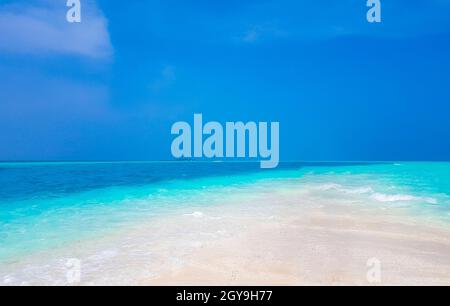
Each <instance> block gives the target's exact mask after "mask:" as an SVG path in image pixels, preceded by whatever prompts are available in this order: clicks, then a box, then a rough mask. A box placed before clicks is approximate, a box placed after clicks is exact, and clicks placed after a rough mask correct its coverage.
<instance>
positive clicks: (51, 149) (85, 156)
mask: <svg viewBox="0 0 450 306" xmlns="http://www.w3.org/2000/svg"><path fill="white" fill-rule="evenodd" d="M65 2H66V1H65V0H27V1H17V0H16V1H9V0H6V1H5V0H0V160H153V159H155V160H159V159H171V154H170V143H171V141H172V139H173V137H172V135H170V127H171V125H172V124H173V123H174V122H175V121H179V120H189V121H191V120H192V118H193V114H194V113H203V116H204V118H205V120H215V121H220V122H225V121H239V120H241V121H279V122H280V129H281V135H280V136H281V137H280V138H281V139H280V154H281V159H282V160H450V137H449V133H450V120H449V118H450V89H449V85H450V73H449V72H450V58H449V54H450V17H449V13H448V12H449V9H450V1H447V0H428V1H419V0H410V1H406V0H384V1H383V0H382V1H381V2H382V18H383V19H382V23H381V24H369V23H368V22H367V21H366V12H367V7H366V5H365V2H366V1H365V0H341V1H329V0H328V1H326V0H316V1H281V0H278V1H269V0H260V1H257V0H247V1H237V0H227V1H207V0H197V1H194V0H185V1H175V0H164V1H162V0H161V1H127V2H124V1H114V0H98V1H94V0H84V1H83V0H81V3H82V23H81V24H69V23H67V22H66V20H65V14H66V10H67V8H66V6H65Z"/></svg>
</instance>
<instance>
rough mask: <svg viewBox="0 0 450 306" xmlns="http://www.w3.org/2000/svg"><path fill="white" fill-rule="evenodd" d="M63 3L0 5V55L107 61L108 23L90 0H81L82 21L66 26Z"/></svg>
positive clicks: (38, 1) (36, 1) (43, 1)
mask: <svg viewBox="0 0 450 306" xmlns="http://www.w3.org/2000/svg"><path fill="white" fill-rule="evenodd" d="M67 10H68V7H66V1H65V0H61V1H58V2H56V1H49V0H34V1H29V2H28V3H26V4H25V3H21V4H7V5H3V6H1V5H0V52H6V53H12V54H46V53H48V54H62V55H76V56H83V57H89V58H94V59H104V58H108V57H109V56H111V54H112V45H111V42H110V38H109V33H108V29H107V20H106V18H105V17H104V16H103V14H102V13H101V11H100V10H99V9H98V8H97V6H96V5H95V2H94V1H92V0H85V1H82V22H81V23H68V22H67V20H66V13H67Z"/></svg>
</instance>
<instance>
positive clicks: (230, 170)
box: [0, 161, 450, 283]
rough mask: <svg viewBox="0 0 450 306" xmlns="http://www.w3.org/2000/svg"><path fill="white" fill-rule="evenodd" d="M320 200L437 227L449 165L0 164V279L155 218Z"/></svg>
mask: <svg viewBox="0 0 450 306" xmlns="http://www.w3.org/2000/svg"><path fill="white" fill-rule="evenodd" d="M294 195H295V196H294ZM271 199H273V200H271ZM292 199H295V201H294V200H292ZM324 199H327V201H328V202H330V200H331V203H336V205H341V206H342V205H343V206H345V207H349V208H352V207H358V208H360V209H366V210H367V211H368V212H369V213H370V212H371V210H373V211H374V212H375V211H378V210H383V211H389V212H392V213H393V214H397V213H398V214H401V215H406V216H408V217H409V218H415V219H417V220H420V222H425V223H426V222H431V223H435V224H439V226H444V227H446V226H448V225H450V163H424V162H401V163H331V162H324V163H300V162H291V163H281V164H280V166H279V167H278V168H277V169H274V170H262V169H260V168H259V163H252V162H231V163H230V162H214V163H209V162H189V161H186V162H73V163H64V162H59V163H50V162H49V163H0V277H1V276H3V280H4V282H5V283H7V282H9V281H11V276H10V273H11V271H12V270H11V269H12V268H11V266H12V265H14V264H15V263H17V261H20V260H22V259H24V260H25V259H27V258H30V257H33V256H34V255H39V256H42V254H46V255H45V256H44V257H46V256H48V257H49V258H50V257H51V256H52V254H56V253H54V252H53V251H54V250H58V252H60V251H61V250H64V249H70V248H74V246H76V247H77V248H78V247H80V246H81V248H82V246H83V244H84V242H90V243H92V241H103V240H105V239H108V237H111V236H114V235H126V234H123V233H124V232H126V231H127V230H128V229H131V228H134V227H136V226H137V225H139V224H146V223H152V222H155V223H158V220H160V219H161V218H162V217H164V216H170V215H180V214H182V215H189V216H192V217H201V216H202V214H204V210H207V209H210V208H213V207H215V206H217V207H220V211H222V212H223V213H226V212H227V210H228V208H227V207H228V206H227V205H228V204H227V203H230V204H229V205H230V206H229V210H230V211H233V209H235V208H236V207H238V208H239V209H241V210H245V209H247V207H248V209H251V212H252V214H255V215H258V214H264V213H265V212H266V211H267V210H270V211H271V212H270V214H271V216H272V217H273V216H276V215H277V209H281V207H283V205H285V206H286V207H287V206H289V207H291V206H298V207H302V205H303V206H311V205H315V203H322V202H323V200H324ZM259 202H260V203H263V202H264V203H265V204H264V205H263V204H261V206H258V203H259ZM278 205H279V206H278ZM236 217H239V213H238V212H236ZM158 224H159V223H158ZM161 226H164V224H162V225H161ZM202 231H204V232H207V231H208V229H202ZM121 233H122V234H121ZM155 239H156V238H155ZM55 256H56V255H55ZM58 256H59V255H58ZM40 264H45V258H44V259H42V261H41V262H40ZM2 269H4V271H2ZM6 270H8V271H9V272H8V273H9V274H7V273H6V272H5V271H6ZM2 272H3V274H2ZM8 275H9V276H8ZM16 277H18V276H16ZM28 277H29V275H28ZM22 281H23V279H22ZM0 282H1V279H0Z"/></svg>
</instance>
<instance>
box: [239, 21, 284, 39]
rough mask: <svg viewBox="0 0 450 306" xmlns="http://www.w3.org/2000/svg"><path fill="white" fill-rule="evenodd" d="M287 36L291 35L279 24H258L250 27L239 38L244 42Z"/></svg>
mask: <svg viewBox="0 0 450 306" xmlns="http://www.w3.org/2000/svg"><path fill="white" fill-rule="evenodd" d="M287 36H289V35H288V33H287V32H286V31H283V30H281V29H280V28H279V27H277V26H274V25H258V26H252V27H250V29H249V30H247V31H245V32H244V34H243V35H241V36H240V37H238V40H239V41H241V42H244V43H256V42H259V41H263V40H270V39H276V38H285V37H287Z"/></svg>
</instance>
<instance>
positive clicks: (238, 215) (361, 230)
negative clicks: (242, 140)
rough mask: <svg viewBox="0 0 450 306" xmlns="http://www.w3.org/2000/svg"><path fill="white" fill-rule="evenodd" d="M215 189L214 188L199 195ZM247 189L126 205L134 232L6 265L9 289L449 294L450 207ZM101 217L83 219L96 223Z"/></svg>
mask: <svg viewBox="0 0 450 306" xmlns="http://www.w3.org/2000/svg"><path fill="white" fill-rule="evenodd" d="M220 179H221V178H218V180H220ZM336 181H337V182H340V183H334V182H336ZM376 181H378V180H376ZM376 181H375V182H376ZM206 182H208V184H210V185H209V186H210V187H209V188H203V187H202V186H203V184H206ZM246 182H247V183H239V184H232V183H228V182H227V184H226V185H225V186H221V185H216V183H211V182H210V181H202V180H200V181H195V182H193V184H194V185H195V186H197V187H196V189H195V192H194V193H193V194H192V195H188V193H187V192H188V191H186V192H183V191H179V190H177V192H176V194H175V195H174V196H173V197H172V196H171V197H165V198H163V202H158V205H159V206H161V205H168V206H172V205H175V204H176V203H178V202H181V203H182V204H183V205H178V206H176V207H175V206H174V207H173V208H171V209H168V210H167V211H166V212H165V213H160V214H154V215H151V214H148V215H142V212H144V210H142V209H143V208H146V207H148V206H149V205H151V204H152V203H153V202H152V201H150V200H148V199H137V200H134V201H131V200H129V201H121V202H118V204H120V205H128V206H124V207H122V208H121V206H118V209H120V210H118V211H117V214H118V213H125V212H126V213H127V215H125V216H120V219H119V218H118V219H117V220H122V219H123V220H128V219H129V221H127V223H123V224H122V223H120V224H122V225H120V226H119V225H116V226H114V227H113V228H112V230H110V231H98V234H97V235H96V236H94V235H93V236H92V237H90V238H83V239H81V238H80V239H78V240H74V241H73V240H72V241H68V242H65V243H63V244H60V245H59V246H58V247H53V248H51V249H48V250H42V251H35V252H31V253H30V254H29V255H25V256H17V257H15V258H13V259H9V260H6V261H3V262H2V264H1V266H0V282H1V281H2V282H3V284H4V285H43V284H44V285H73V286H78V285H81V286H84V285H197V286H203V285H375V286H377V285H450V227H449V226H448V222H447V221H446V220H447V219H445V218H439V216H444V215H442V213H441V211H440V210H436V209H440V208H442V206H440V205H439V204H440V203H444V202H443V201H445V200H446V198H445V197H444V198H439V197H437V196H438V195H436V198H432V197H431V196H432V194H429V195H427V196H421V195H420V194H410V195H407V194H400V193H397V192H399V191H401V190H398V191H397V190H396V189H392V188H391V187H389V186H388V187H383V188H386V190H389V191H390V192H391V193H390V194H382V193H380V192H377V191H375V190H373V188H377V189H379V190H382V188H381V187H380V186H377V185H376V184H375V183H374V181H371V180H369V179H368V178H367V177H366V175H356V176H349V175H347V174H345V175H336V174H331V175H325V176H321V175H314V176H308V175H306V176H304V177H302V178H282V179H279V178H275V179H261V180H260V179H258V180H256V181H252V180H248V179H246ZM344 184H345V185H344ZM205 186H206V185H205ZM368 186H372V187H368ZM160 192H162V193H163V194H165V193H166V191H164V190H161V191H160ZM89 196H90V195H89ZM153 201H156V200H153ZM106 207H108V206H106ZM126 207H128V208H127V209H126ZM95 209H96V210H95V216H94V215H93V214H92V213H91V212H90V211H86V216H93V219H92V220H95V218H98V216H99V212H98V209H99V208H95ZM430 209H431V210H430ZM131 213H132V215H130V214H131ZM439 213H440V215H439ZM109 214H110V215H111V216H113V214H112V213H111V212H110V213H109ZM140 215H142V216H140ZM106 216H108V215H106ZM444 217H445V216H444ZM110 218H111V217H110ZM41 219H42V217H41ZM86 220H89V219H86ZM115 220H116V219H111V221H108V222H117V221H115ZM113 224H114V223H113ZM73 260H75V263H78V265H79V267H78V272H79V275H78V276H79V277H78V279H75V280H74V279H73V278H71V275H72V274H71V273H72V272H73V271H72V270H73V268H74V267H73V262H74V261H73Z"/></svg>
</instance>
